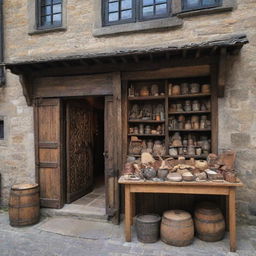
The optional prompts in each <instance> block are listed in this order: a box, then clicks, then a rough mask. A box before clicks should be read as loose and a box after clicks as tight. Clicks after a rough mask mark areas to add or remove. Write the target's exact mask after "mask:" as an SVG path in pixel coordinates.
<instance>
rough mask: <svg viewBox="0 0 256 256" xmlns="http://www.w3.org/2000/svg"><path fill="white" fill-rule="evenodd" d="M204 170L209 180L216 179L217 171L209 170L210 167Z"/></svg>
mask: <svg viewBox="0 0 256 256" xmlns="http://www.w3.org/2000/svg"><path fill="white" fill-rule="evenodd" d="M205 172H206V173H207V176H208V179H209V180H217V178H218V173H217V172H215V171H213V170H210V169H207V170H206V171H205Z"/></svg>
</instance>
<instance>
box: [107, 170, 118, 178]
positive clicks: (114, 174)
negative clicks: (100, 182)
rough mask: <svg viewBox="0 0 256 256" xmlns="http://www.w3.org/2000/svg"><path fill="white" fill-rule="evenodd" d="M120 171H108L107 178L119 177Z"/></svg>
mask: <svg viewBox="0 0 256 256" xmlns="http://www.w3.org/2000/svg"><path fill="white" fill-rule="evenodd" d="M118 174H119V171H118V169H117V170H115V169H107V176H108V177H118Z"/></svg>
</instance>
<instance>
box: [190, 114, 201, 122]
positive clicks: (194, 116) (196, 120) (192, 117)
mask: <svg viewBox="0 0 256 256" xmlns="http://www.w3.org/2000/svg"><path fill="white" fill-rule="evenodd" d="M191 122H192V123H195V122H199V116H197V115H193V116H191Z"/></svg>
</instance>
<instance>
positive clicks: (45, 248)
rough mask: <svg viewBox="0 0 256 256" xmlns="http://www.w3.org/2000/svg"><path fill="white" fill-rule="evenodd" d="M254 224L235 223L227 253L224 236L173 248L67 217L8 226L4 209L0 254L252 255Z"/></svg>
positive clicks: (120, 229)
mask: <svg viewBox="0 0 256 256" xmlns="http://www.w3.org/2000/svg"><path fill="white" fill-rule="evenodd" d="M255 250H256V226H239V227H238V251H237V253H230V252H229V247H228V238H227V237H225V239H224V240H222V241H220V242H216V243H206V242H203V241H200V240H199V239H195V241H194V243H193V244H192V245H191V246H188V247H182V248H177V247H173V246H169V245H166V244H164V243H163V242H161V241H159V242H157V243H154V244H142V243H140V242H138V241H137V239H136V237H135V234H133V241H132V242H131V243H126V242H125V241H124V236H123V226H122V225H120V226H115V225H112V224H109V223H102V222H91V221H88V220H80V219H75V218H71V217H51V218H44V219H42V220H41V222H40V223H39V224H37V225H34V226H30V227H25V228H14V227H11V226H9V221H8V215H7V213H6V212H5V213H0V255H1V256H23V255H25V256H87V255H88V256H136V255H138V256H238V255H239V256H255V255H256V251H255Z"/></svg>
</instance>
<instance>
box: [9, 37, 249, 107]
mask: <svg viewBox="0 0 256 256" xmlns="http://www.w3.org/2000/svg"><path fill="white" fill-rule="evenodd" d="M247 43H249V41H248V39H247V36H246V35H245V34H235V35H234V34H232V35H228V36H225V37H221V38H218V39H214V40H212V41H207V42H199V43H188V44H181V45H169V46H164V47H163V46H162V47H151V48H147V47H144V48H141V49H129V48H125V49H120V50H114V51H111V52H95V53H85V54H81V55H72V56H59V57H49V56H46V57H45V58H35V59H33V60H24V61H17V62H10V63H6V64H5V66H6V68H7V69H10V70H11V72H12V73H14V74H17V75H19V76H20V82H21V84H22V87H23V93H24V95H25V97H26V100H27V103H28V105H31V104H32V89H31V88H32V87H33V81H34V79H35V78H36V77H51V76H55V77H56V76H68V75H88V74H96V73H107V72H132V71H144V70H160V69H163V68H166V67H179V66H199V65H205V64H208V65H212V64H215V65H216V66H217V65H218V81H217V85H218V94H219V97H223V96H224V88H225V83H226V80H225V75H226V57H227V56H228V55H234V54H237V53H238V52H239V51H240V49H241V48H242V47H243V45H245V44H247Z"/></svg>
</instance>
